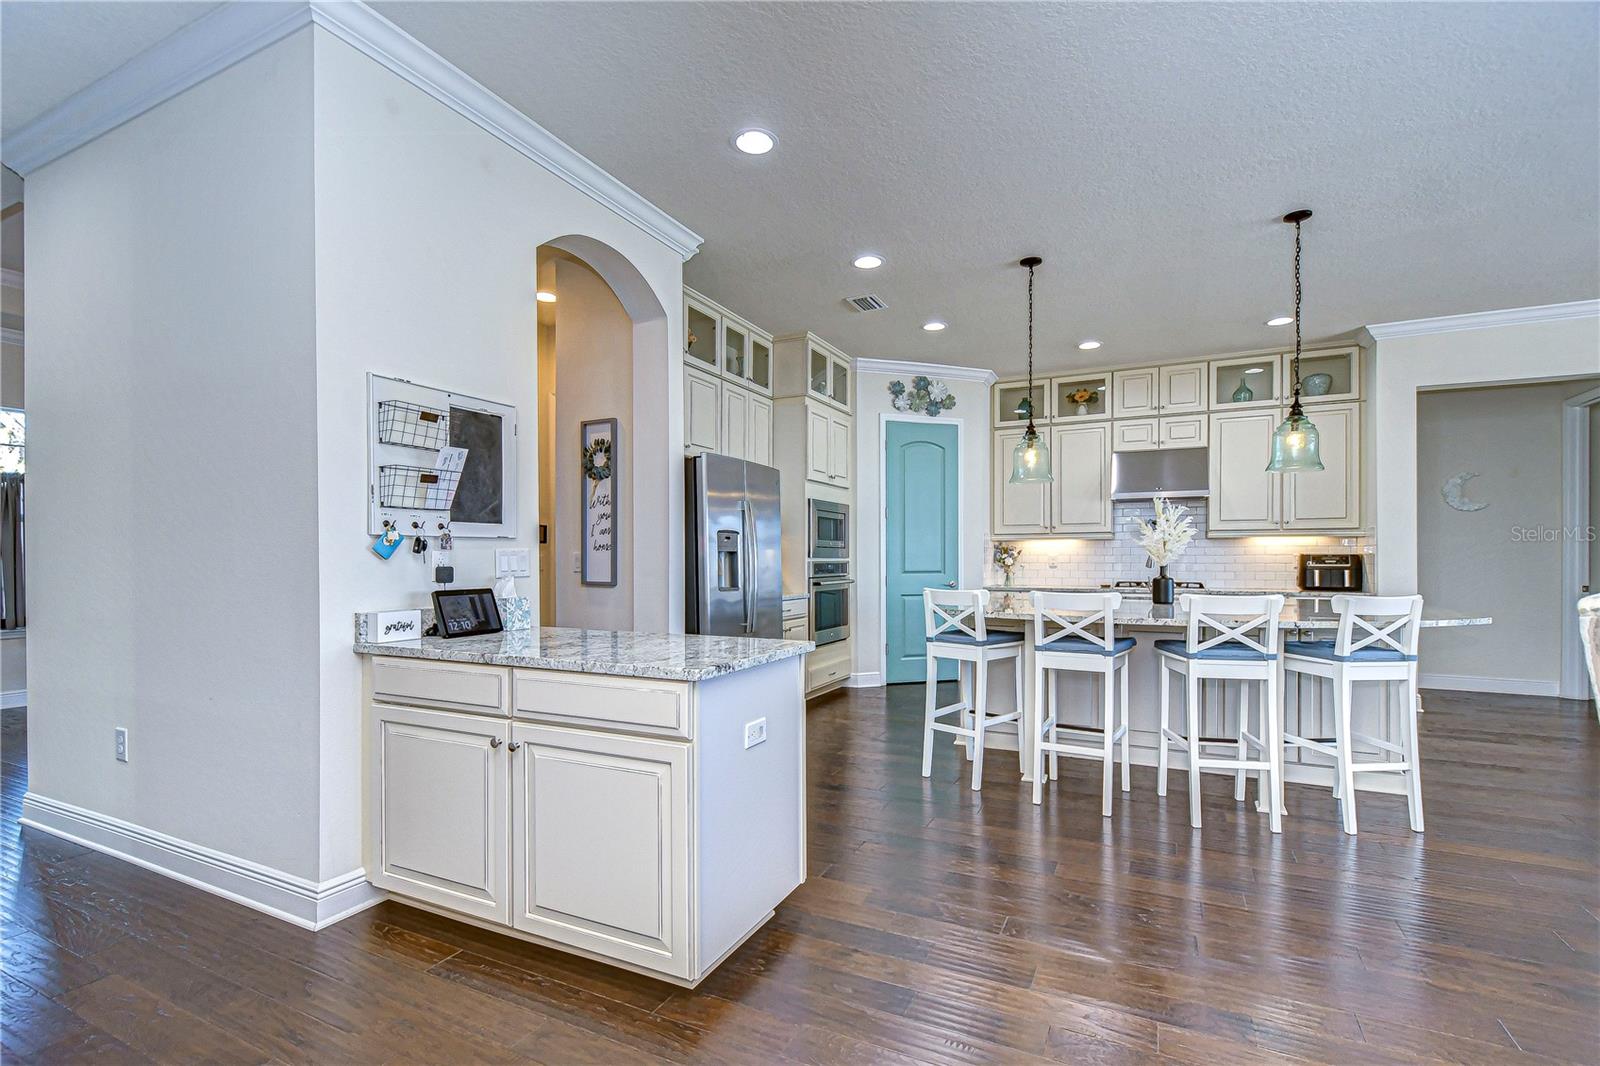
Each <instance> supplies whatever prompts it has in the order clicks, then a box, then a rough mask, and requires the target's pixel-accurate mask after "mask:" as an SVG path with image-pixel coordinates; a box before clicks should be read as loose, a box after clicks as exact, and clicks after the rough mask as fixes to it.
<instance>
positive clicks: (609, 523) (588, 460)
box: [578, 418, 618, 586]
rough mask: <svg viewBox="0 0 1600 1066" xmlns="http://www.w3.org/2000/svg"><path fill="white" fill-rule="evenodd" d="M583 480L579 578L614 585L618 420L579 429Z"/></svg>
mask: <svg viewBox="0 0 1600 1066" xmlns="http://www.w3.org/2000/svg"><path fill="white" fill-rule="evenodd" d="M579 443H580V444H581V445H582V449H581V459H582V462H583V477H582V478H580V479H579V487H578V490H579V491H580V492H582V493H583V503H582V506H581V507H580V508H579V511H578V513H579V515H580V517H581V518H582V521H583V530H582V531H581V533H580V536H582V538H583V565H582V574H581V575H580V576H581V577H582V580H583V584H585V585H608V586H614V585H616V583H617V499H618V489H617V468H618V454H617V420H616V419H615V418H596V419H594V420H592V421H589V422H584V423H583V424H582V425H581V426H580V427H579Z"/></svg>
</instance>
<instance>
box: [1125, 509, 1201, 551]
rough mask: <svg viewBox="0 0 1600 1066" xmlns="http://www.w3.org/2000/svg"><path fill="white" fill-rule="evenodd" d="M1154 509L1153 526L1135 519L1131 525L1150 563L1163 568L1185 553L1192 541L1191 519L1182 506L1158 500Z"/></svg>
mask: <svg viewBox="0 0 1600 1066" xmlns="http://www.w3.org/2000/svg"><path fill="white" fill-rule="evenodd" d="M1155 505H1156V520H1155V521H1154V522H1146V521H1145V520H1144V519H1142V518H1140V517H1138V516H1137V515H1135V516H1134V517H1133V518H1132V519H1130V521H1131V522H1132V523H1133V525H1134V527H1135V528H1137V529H1138V531H1139V535H1138V536H1137V537H1135V538H1134V540H1135V541H1136V542H1137V543H1138V545H1139V547H1141V548H1143V549H1144V550H1145V554H1147V555H1149V556H1150V561H1151V562H1153V563H1155V564H1156V565H1157V566H1161V567H1165V566H1167V565H1168V564H1170V563H1172V562H1173V561H1174V560H1175V559H1177V558H1178V556H1180V555H1182V554H1183V553H1184V552H1185V551H1187V550H1188V548H1189V542H1190V541H1192V540H1194V533H1195V530H1194V518H1193V517H1192V516H1191V515H1190V514H1189V508H1187V507H1185V506H1184V505H1183V504H1181V503H1168V502H1167V501H1166V500H1165V499H1163V498H1161V497H1160V496H1157V497H1156V500H1155Z"/></svg>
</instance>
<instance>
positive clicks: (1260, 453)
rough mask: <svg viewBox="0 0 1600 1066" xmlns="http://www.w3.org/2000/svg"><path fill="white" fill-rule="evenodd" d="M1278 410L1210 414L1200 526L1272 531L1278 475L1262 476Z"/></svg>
mask: <svg viewBox="0 0 1600 1066" xmlns="http://www.w3.org/2000/svg"><path fill="white" fill-rule="evenodd" d="M1277 424H1278V412H1277V411H1276V410H1272V409H1267V410H1259V411H1240V412H1237V413H1230V414H1225V415H1212V416H1211V450H1210V463H1211V500H1210V506H1209V508H1208V509H1207V515H1206V526H1207V528H1208V529H1211V530H1216V531H1241V530H1244V531H1268V530H1275V529H1277V528H1278V496H1279V484H1278V482H1279V475H1277V474H1273V473H1268V471H1267V460H1268V458H1269V457H1270V456H1271V452H1272V431H1273V429H1274V428H1275V427H1276V426H1277Z"/></svg>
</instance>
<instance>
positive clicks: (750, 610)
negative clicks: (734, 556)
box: [739, 499, 757, 633]
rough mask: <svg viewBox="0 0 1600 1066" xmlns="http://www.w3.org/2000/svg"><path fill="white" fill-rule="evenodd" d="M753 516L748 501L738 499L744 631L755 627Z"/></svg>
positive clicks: (754, 525)
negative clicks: (741, 535) (742, 562)
mask: <svg viewBox="0 0 1600 1066" xmlns="http://www.w3.org/2000/svg"><path fill="white" fill-rule="evenodd" d="M754 518H755V516H754V515H752V514H751V513H750V501H749V500H748V499H744V500H740V501H739V525H740V526H741V527H742V528H741V530H740V532H741V533H742V534H743V539H744V590H743V593H742V596H743V603H742V605H743V607H744V631H745V632H746V633H750V632H753V631H754V629H755V603H756V600H755V584H756V571H757V567H756V565H755V558H756V523H755V521H754Z"/></svg>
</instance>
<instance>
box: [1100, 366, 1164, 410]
mask: <svg viewBox="0 0 1600 1066" xmlns="http://www.w3.org/2000/svg"><path fill="white" fill-rule="evenodd" d="M1111 402H1112V407H1111V413H1112V414H1113V415H1114V416H1115V417H1117V418H1139V417H1141V416H1143V415H1153V414H1155V413H1156V411H1157V409H1158V408H1159V407H1160V405H1161V372H1160V370H1159V369H1157V368H1156V367H1146V368H1145V369H1143V370H1118V371H1117V372H1116V373H1114V374H1112V375H1111Z"/></svg>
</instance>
